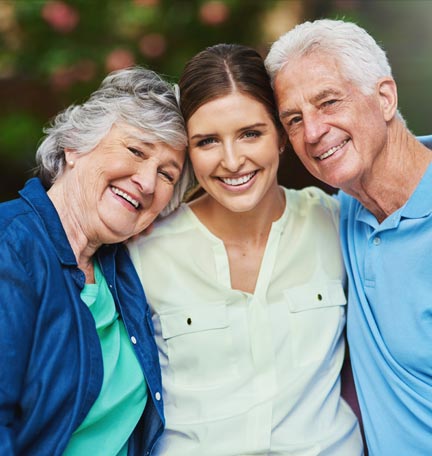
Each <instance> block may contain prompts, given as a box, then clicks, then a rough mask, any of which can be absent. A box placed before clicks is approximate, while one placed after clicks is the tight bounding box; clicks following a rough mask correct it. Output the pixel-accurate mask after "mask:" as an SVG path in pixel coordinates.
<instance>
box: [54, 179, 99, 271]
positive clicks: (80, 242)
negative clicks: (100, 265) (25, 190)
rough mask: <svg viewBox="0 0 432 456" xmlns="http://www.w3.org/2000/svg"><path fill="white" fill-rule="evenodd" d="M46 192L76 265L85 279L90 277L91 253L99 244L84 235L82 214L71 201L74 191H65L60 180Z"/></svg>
mask: <svg viewBox="0 0 432 456" xmlns="http://www.w3.org/2000/svg"><path fill="white" fill-rule="evenodd" d="M47 193H48V197H49V198H50V199H51V201H52V203H53V205H54V207H55V208H56V210H57V213H58V215H59V218H60V221H61V223H62V226H63V229H64V231H65V233H66V237H67V238H68V241H69V243H70V245H71V248H72V251H73V252H74V254H75V258H76V261H77V264H78V267H79V268H80V269H82V270H83V271H84V273H85V274H86V279H88V278H92V277H93V255H94V253H95V252H96V250H97V249H98V248H99V247H100V245H96V244H93V243H91V242H90V240H89V238H88V237H87V236H86V234H85V231H84V229H83V227H82V216H81V214H79V213H77V211H76V208H77V207H78V205H77V204H76V202H75V201H73V194H74V193H73V192H67V191H65V189H64V187H63V185H62V184H61V183H60V182H55V183H54V184H53V186H52V187H51V188H50V189H49V190H48V192H47ZM66 195H67V196H66Z"/></svg>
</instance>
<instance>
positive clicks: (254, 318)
mask: <svg viewBox="0 0 432 456" xmlns="http://www.w3.org/2000/svg"><path fill="white" fill-rule="evenodd" d="M285 194H286V208H285V211H284V214H283V215H282V217H281V218H280V219H279V220H277V221H275V222H274V223H273V225H272V228H271V232H270V235H269V239H268V242H267V246H266V250H265V254H264V258H263V260H262V264H261V269H260V273H259V277H258V281H257V284H256V290H255V293H254V294H249V293H245V292H242V291H239V290H233V289H232V288H231V285H230V272H229V264H228V257H227V253H226V250H225V247H224V244H223V242H222V241H221V240H220V239H218V238H216V237H215V236H214V235H213V234H212V233H211V232H210V231H209V230H208V229H207V228H206V227H205V226H204V225H203V224H202V223H201V222H200V221H199V220H198V218H197V217H196V216H195V215H194V213H193V212H192V211H191V209H189V207H188V206H186V205H183V206H181V208H180V209H179V210H177V211H176V212H175V213H174V214H172V215H171V216H170V217H168V218H166V219H164V220H162V221H161V222H159V223H158V224H157V225H156V227H155V229H154V231H153V232H152V233H151V234H150V235H148V236H143V237H141V238H140V239H139V240H138V241H134V242H133V243H132V244H130V246H129V248H130V251H131V255H132V259H133V262H134V264H135V267H136V268H137V271H138V274H139V276H140V279H141V281H142V284H143V286H144V290H145V293H146V296H147V299H148V301H149V305H150V307H151V309H152V312H153V316H152V318H153V324H154V328H155V337H156V341H157V345H158V348H159V359H160V363H161V368H162V383H163V398H164V404H165V416H166V431H165V433H164V434H163V436H162V438H161V440H160V441H159V443H158V446H157V451H156V454H158V455H168V456H171V455H172V456H213V455H214V456H234V455H236V456H240V455H242V456H246V455H274V456H276V455H296V456H315V455H326V456H357V455H361V454H362V453H363V451H362V444H361V437H360V432H359V429H358V424H357V420H356V418H355V416H354V414H353V412H352V411H351V409H350V408H349V407H348V405H347V404H346V403H345V402H344V401H343V399H341V398H340V379H339V372H340V369H341V365H342V362H343V357H344V338H343V328H344V325H345V307H346V299H345V295H344V291H343V282H344V280H345V275H344V269H343V263H342V258H341V254H340V249H339V237H338V231H337V226H338V205H337V202H336V201H335V200H334V199H333V198H331V197H330V196H328V195H326V194H325V193H324V192H322V191H321V190H319V189H317V188H307V189H304V190H301V191H295V190H287V189H285Z"/></svg>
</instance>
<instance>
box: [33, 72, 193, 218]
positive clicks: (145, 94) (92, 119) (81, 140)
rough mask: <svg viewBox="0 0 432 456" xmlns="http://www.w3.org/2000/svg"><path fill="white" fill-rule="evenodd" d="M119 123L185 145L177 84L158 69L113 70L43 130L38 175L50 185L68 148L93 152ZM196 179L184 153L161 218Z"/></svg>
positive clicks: (60, 171) (179, 146)
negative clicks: (178, 172) (172, 191)
mask: <svg viewBox="0 0 432 456" xmlns="http://www.w3.org/2000/svg"><path fill="white" fill-rule="evenodd" d="M117 122H122V123H127V124H128V125H131V126H134V127H136V128H139V129H142V130H144V131H145V132H146V134H148V135H149V136H150V139H151V140H154V141H155V142H160V143H165V144H167V145H169V146H170V147H173V148H175V149H184V148H186V146H187V135H186V129H185V123H184V120H183V117H182V115H181V111H180V108H179V104H178V100H177V97H176V94H175V92H174V89H173V87H172V86H171V85H170V84H169V83H168V82H166V81H164V80H163V79H162V78H161V77H160V76H159V75H158V74H157V73H155V72H154V71H151V70H148V69H146V68H142V67H139V66H135V67H132V68H127V69H123V70H118V71H114V72H112V73H110V74H109V75H108V76H107V77H106V78H105V79H104V80H103V81H102V83H101V85H100V87H99V89H97V90H96V91H95V92H93V93H92V95H91V96H90V98H89V99H88V100H87V101H85V102H84V103H82V104H80V105H72V106H70V107H69V108H67V109H66V110H64V111H63V112H61V113H59V114H58V115H57V116H56V117H55V118H54V120H53V122H52V123H51V125H50V126H49V127H47V128H46V129H45V130H44V133H45V134H46V136H45V137H44V139H43V140H42V142H41V144H40V146H39V148H38V150H37V152H36V163H37V170H36V174H37V175H38V176H39V178H40V179H41V181H42V183H43V184H44V186H45V187H46V188H49V187H50V186H51V185H52V184H53V183H54V182H55V180H56V179H57V178H58V177H59V176H61V175H62V174H63V172H64V169H65V163H66V161H65V153H64V150H65V149H66V148H70V149H73V150H75V151H76V152H78V153H88V152H90V151H91V150H93V149H94V148H95V147H96V146H97V145H98V144H99V143H100V141H101V140H102V139H103V138H104V137H105V136H106V135H107V134H108V132H109V131H110V129H111V128H112V126H113V125H114V124H115V123H117ZM192 183H193V171H192V166H191V164H190V161H189V158H188V157H186V161H185V164H184V166H183V171H182V174H181V176H180V179H179V181H178V182H177V183H176V185H175V187H174V194H173V197H172V198H171V201H170V202H169V203H168V206H167V207H166V208H165V209H164V210H163V211H162V213H161V215H162V216H164V215H167V214H169V213H170V212H171V211H172V210H174V209H175V208H176V207H177V206H178V205H179V204H180V202H181V201H182V199H183V196H184V193H185V192H186V191H187V189H188V188H189V187H190V186H191V185H192Z"/></svg>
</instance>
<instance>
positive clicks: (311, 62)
mask: <svg viewBox="0 0 432 456" xmlns="http://www.w3.org/2000/svg"><path fill="white" fill-rule="evenodd" d="M351 86H352V83H351V82H350V81H349V80H348V78H347V77H346V76H345V75H344V73H343V72H342V70H341V65H340V63H339V62H338V61H337V60H336V58H335V57H333V56H330V55H326V54H323V53H318V52H315V53H312V54H308V55H304V56H301V57H297V58H295V59H293V60H290V61H289V62H287V63H286V64H285V65H284V66H283V67H282V68H281V70H280V71H279V73H278V74H277V76H276V78H275V84H274V87H275V95H276V100H277V102H278V106H279V108H280V107H281V105H285V104H290V103H291V102H294V101H296V99H297V98H302V99H310V98H312V97H315V96H317V94H318V93H323V92H329V93H331V92H332V91H336V92H339V91H343V90H347V89H349V88H350V87H351Z"/></svg>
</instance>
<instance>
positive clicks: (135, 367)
mask: <svg viewBox="0 0 432 456" xmlns="http://www.w3.org/2000/svg"><path fill="white" fill-rule="evenodd" d="M95 279H96V283H95V284H87V285H85V286H84V288H83V290H82V292H81V299H82V300H83V301H84V302H85V303H86V304H87V306H88V307H89V309H90V312H91V313H92V315H93V318H94V319H95V323H96V329H97V333H98V336H99V340H100V343H101V347H102V358H103V366H104V378H103V383H102V389H101V391H100V393H99V396H98V398H97V399H96V401H95V403H94V404H93V406H92V408H91V409H90V412H89V413H88V415H87V417H86V418H85V419H84V421H83V422H82V424H81V426H79V427H78V429H77V430H76V431H75V432H74V433H73V435H72V438H71V440H70V442H69V444H68V446H67V448H66V451H65V452H64V453H63V454H64V455H67V456H83V455H91V456H110V455H115V456H126V455H127V450H128V439H129V436H130V435H131V434H132V432H133V430H134V428H135V426H136V425H137V423H138V421H139V419H140V417H141V415H142V412H143V411H144V407H145V404H146V402H147V384H146V382H145V379H144V375H143V372H142V370H141V368H140V365H139V363H138V360H137V359H136V356H135V352H134V349H133V347H132V345H131V341H130V339H129V337H128V335H127V332H126V328H125V326H124V324H123V321H122V320H121V319H120V318H119V314H118V312H117V310H116V307H115V304H114V299H113V297H112V295H111V292H110V291H109V289H108V285H107V283H106V281H105V278H104V276H103V274H102V271H101V270H100V267H99V265H98V264H97V262H95Z"/></svg>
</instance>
